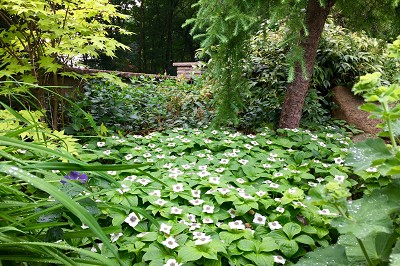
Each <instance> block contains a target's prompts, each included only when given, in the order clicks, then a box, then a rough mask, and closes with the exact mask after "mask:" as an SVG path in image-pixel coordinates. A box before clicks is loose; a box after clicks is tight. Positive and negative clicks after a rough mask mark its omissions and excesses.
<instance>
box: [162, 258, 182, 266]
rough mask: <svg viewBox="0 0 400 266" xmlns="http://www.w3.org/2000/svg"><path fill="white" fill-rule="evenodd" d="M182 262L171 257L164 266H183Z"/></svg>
mask: <svg viewBox="0 0 400 266" xmlns="http://www.w3.org/2000/svg"><path fill="white" fill-rule="evenodd" d="M181 265H182V263H178V262H177V261H176V260H175V259H169V260H167V262H166V263H165V264H164V265H163V266H181Z"/></svg>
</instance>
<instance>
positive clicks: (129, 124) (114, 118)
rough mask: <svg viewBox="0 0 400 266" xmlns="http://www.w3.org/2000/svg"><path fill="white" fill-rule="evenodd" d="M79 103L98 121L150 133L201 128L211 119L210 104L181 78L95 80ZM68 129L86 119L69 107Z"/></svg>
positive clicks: (80, 125)
mask: <svg viewBox="0 0 400 266" xmlns="http://www.w3.org/2000/svg"><path fill="white" fill-rule="evenodd" d="M84 90H85V92H84V94H83V95H82V100H81V101H79V102H78V105H79V106H80V107H81V108H82V109H83V110H85V111H87V112H88V113H90V114H91V115H92V116H93V119H94V120H95V121H96V122H97V123H98V124H104V125H105V126H106V127H108V128H110V129H112V130H120V131H125V132H136V133H139V132H142V133H143V132H150V131H154V130H163V129H165V128H172V127H176V126H183V127H199V126H202V125H205V124H206V123H207V122H208V121H209V120H210V119H211V113H210V103H209V101H207V100H208V98H207V96H205V94H203V93H202V92H201V91H200V89H199V88H198V87H197V86H196V85H193V84H188V83H187V82H186V81H181V80H156V79H151V78H138V79H133V80H131V82H130V83H129V84H128V86H126V87H120V86H118V85H116V84H113V83H109V82H104V81H101V80H96V81H92V82H89V83H87V84H86V85H85V87H84ZM69 113H70V119H71V124H70V125H69V126H68V127H67V131H68V132H74V131H80V130H85V129H86V128H87V126H86V125H87V122H85V119H84V118H83V117H82V115H79V113H76V112H75V111H74V109H73V108H70V109H69Z"/></svg>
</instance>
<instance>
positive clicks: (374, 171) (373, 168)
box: [365, 167, 378, 173]
mask: <svg viewBox="0 0 400 266" xmlns="http://www.w3.org/2000/svg"><path fill="white" fill-rule="evenodd" d="M365 171H367V172H368V173H376V172H377V171H378V169H377V168H376V167H369V168H367V169H366V170H365Z"/></svg>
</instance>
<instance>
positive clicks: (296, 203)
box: [293, 201, 307, 208]
mask: <svg viewBox="0 0 400 266" xmlns="http://www.w3.org/2000/svg"><path fill="white" fill-rule="evenodd" d="M293 204H294V205H295V206H301V207H303V208H307V206H306V205H305V204H304V203H303V202H300V201H293Z"/></svg>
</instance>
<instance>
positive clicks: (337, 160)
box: [333, 157, 344, 164]
mask: <svg viewBox="0 0 400 266" xmlns="http://www.w3.org/2000/svg"><path fill="white" fill-rule="evenodd" d="M333 160H335V163H337V164H342V163H344V160H343V159H342V158H340V157H338V158H334V159H333Z"/></svg>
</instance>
